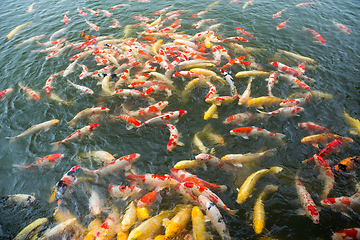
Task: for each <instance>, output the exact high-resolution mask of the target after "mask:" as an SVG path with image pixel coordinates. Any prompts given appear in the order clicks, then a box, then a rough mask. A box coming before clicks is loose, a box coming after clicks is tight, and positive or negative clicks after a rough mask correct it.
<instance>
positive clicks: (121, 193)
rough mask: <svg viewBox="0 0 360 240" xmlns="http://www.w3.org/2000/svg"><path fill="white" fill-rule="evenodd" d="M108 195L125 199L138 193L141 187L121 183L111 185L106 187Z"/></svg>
mask: <svg viewBox="0 0 360 240" xmlns="http://www.w3.org/2000/svg"><path fill="white" fill-rule="evenodd" d="M108 190H109V193H110V195H111V196H112V197H113V198H119V199H122V200H124V201H125V200H126V199H127V198H128V197H131V196H132V195H134V194H136V193H139V192H140V191H142V189H141V188H139V187H137V186H134V185H133V186H123V185H111V186H109V188H108Z"/></svg>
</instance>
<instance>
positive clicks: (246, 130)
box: [230, 126, 285, 139]
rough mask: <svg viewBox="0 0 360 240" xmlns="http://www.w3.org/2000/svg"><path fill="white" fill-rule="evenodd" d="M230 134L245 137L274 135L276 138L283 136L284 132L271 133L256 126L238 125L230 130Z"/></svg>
mask: <svg viewBox="0 0 360 240" xmlns="http://www.w3.org/2000/svg"><path fill="white" fill-rule="evenodd" d="M230 134H231V135H236V136H241V137H243V138H245V139H249V136H252V137H255V138H257V137H259V136H263V137H274V138H276V139H281V138H283V137H285V135H284V134H282V133H273V132H270V131H268V130H266V129H263V128H257V127H254V126H252V127H240V128H234V129H233V130H231V131H230Z"/></svg>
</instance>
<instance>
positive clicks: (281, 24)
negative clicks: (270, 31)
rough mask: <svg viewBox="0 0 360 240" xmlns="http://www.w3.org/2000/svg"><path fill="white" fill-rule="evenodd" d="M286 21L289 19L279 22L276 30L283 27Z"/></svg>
mask: <svg viewBox="0 0 360 240" xmlns="http://www.w3.org/2000/svg"><path fill="white" fill-rule="evenodd" d="M288 21H289V19H288V20H286V21H284V22H282V23H280V24H279V25H277V27H276V30H280V29H282V28H284V27H285V25H286V23H287V22H288Z"/></svg>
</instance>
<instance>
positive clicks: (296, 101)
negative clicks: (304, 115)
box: [280, 93, 312, 107]
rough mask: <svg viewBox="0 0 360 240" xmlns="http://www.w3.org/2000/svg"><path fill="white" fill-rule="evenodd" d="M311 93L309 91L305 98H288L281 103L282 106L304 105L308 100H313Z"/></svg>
mask: <svg viewBox="0 0 360 240" xmlns="http://www.w3.org/2000/svg"><path fill="white" fill-rule="evenodd" d="M311 96H312V95H311V94H310V93H309V94H308V95H307V96H306V97H305V98H295V99H294V98H292V99H288V100H285V101H283V102H281V103H280V106H281V107H296V106H302V105H304V104H305V103H306V102H308V101H310V100H311Z"/></svg>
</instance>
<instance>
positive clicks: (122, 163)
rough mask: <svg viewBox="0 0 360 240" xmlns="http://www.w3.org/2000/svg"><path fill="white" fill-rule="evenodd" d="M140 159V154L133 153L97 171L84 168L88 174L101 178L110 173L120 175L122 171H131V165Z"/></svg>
mask: <svg viewBox="0 0 360 240" xmlns="http://www.w3.org/2000/svg"><path fill="white" fill-rule="evenodd" d="M139 158H140V154H138V153H133V154H130V155H126V156H123V157H121V158H118V159H116V160H114V161H112V162H110V163H108V164H107V165H105V166H104V167H102V168H99V169H97V170H89V169H87V168H83V169H84V171H85V173H86V174H89V175H97V176H99V177H101V176H105V175H107V174H110V173H118V172H119V171H120V170H121V169H126V170H129V169H130V168H131V165H132V164H133V163H134V162H136V161H137V160H138V159H139Z"/></svg>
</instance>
